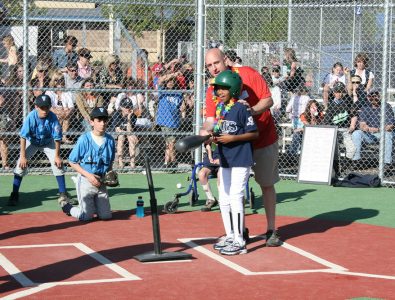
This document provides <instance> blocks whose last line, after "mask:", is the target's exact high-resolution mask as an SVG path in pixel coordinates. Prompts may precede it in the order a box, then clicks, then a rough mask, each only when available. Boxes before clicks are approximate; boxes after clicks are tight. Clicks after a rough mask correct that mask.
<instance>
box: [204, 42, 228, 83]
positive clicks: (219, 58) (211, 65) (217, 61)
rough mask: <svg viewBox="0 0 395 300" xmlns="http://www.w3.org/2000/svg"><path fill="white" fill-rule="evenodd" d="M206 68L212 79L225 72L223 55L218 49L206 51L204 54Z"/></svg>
mask: <svg viewBox="0 0 395 300" xmlns="http://www.w3.org/2000/svg"><path fill="white" fill-rule="evenodd" d="M206 67H207V69H208V71H209V72H210V74H211V75H212V76H213V77H215V76H217V75H218V74H219V73H221V72H222V71H225V70H227V69H228V68H227V66H226V64H225V54H224V53H223V52H222V51H221V50H220V49H218V48H212V49H210V50H208V51H207V52H206Z"/></svg>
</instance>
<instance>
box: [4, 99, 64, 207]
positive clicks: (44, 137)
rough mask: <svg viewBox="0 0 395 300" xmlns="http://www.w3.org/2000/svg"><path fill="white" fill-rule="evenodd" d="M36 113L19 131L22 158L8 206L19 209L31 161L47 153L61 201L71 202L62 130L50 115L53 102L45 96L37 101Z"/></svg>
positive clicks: (15, 175)
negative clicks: (65, 174) (36, 154)
mask: <svg viewBox="0 0 395 300" xmlns="http://www.w3.org/2000/svg"><path fill="white" fill-rule="evenodd" d="M34 106H35V109H34V110H33V111H32V112H30V113H29V114H28V116H27V118H26V120H25V121H24V122H23V125H22V129H21V131H20V137H21V139H20V149H21V150H20V155H19V159H18V162H17V163H16V167H15V169H14V181H13V189H12V193H11V195H10V198H9V200H8V205H10V206H16V205H17V204H18V201H19V188H20V185H21V182H22V178H23V176H25V175H26V174H27V167H28V163H29V159H30V158H31V157H32V156H33V155H34V154H35V153H36V152H37V151H40V152H44V153H45V155H46V156H47V157H48V159H49V162H50V163H51V167H52V173H53V174H54V176H55V177H56V180H57V183H58V187H59V194H60V196H59V201H65V202H69V201H70V199H69V197H68V196H67V193H66V183H65V178H64V170H63V162H62V159H61V158H60V142H61V140H62V127H61V126H60V124H59V121H58V118H57V117H56V115H55V114H54V113H53V112H51V110H50V109H51V98H50V97H49V96H48V95H45V94H42V95H40V96H38V97H37V98H36V99H35V101H34Z"/></svg>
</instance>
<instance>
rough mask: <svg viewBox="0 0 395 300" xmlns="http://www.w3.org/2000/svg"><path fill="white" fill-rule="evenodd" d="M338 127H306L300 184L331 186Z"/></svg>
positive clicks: (301, 156) (300, 165) (300, 167)
mask: <svg viewBox="0 0 395 300" xmlns="http://www.w3.org/2000/svg"><path fill="white" fill-rule="evenodd" d="M336 136H337V127H336V126H306V127H305V128H304V134H303V144H302V152H301V155H300V164H299V172H298V182H306V183H321V184H328V185H330V184H331V181H332V167H333V156H334V153H335V147H336Z"/></svg>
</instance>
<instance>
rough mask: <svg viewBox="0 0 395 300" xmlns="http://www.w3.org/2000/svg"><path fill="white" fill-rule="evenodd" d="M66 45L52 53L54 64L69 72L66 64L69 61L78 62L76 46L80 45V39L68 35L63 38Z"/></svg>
mask: <svg viewBox="0 0 395 300" xmlns="http://www.w3.org/2000/svg"><path fill="white" fill-rule="evenodd" d="M63 43H64V47H63V48H61V49H57V50H55V51H54V53H53V54H52V59H53V65H54V67H55V68H56V69H60V70H61V71H62V72H67V68H66V65H67V63H68V62H77V60H78V54H77V52H76V51H75V48H76V47H77V45H78V39H77V38H76V37H75V36H72V35H68V36H66V37H65V39H64V40H63Z"/></svg>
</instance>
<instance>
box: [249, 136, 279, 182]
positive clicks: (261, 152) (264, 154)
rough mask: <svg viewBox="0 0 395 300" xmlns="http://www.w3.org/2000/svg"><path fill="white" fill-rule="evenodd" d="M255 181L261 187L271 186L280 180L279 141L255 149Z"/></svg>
mask: <svg viewBox="0 0 395 300" xmlns="http://www.w3.org/2000/svg"><path fill="white" fill-rule="evenodd" d="M254 160H255V166H254V167H253V168H252V169H253V170H254V173H255V181H256V182H257V183H258V184H259V185H260V186H261V187H269V186H272V185H274V184H275V183H276V182H278V181H280V177H279V175H278V143H277V142H275V143H273V144H271V145H269V146H266V147H264V148H260V149H254Z"/></svg>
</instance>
